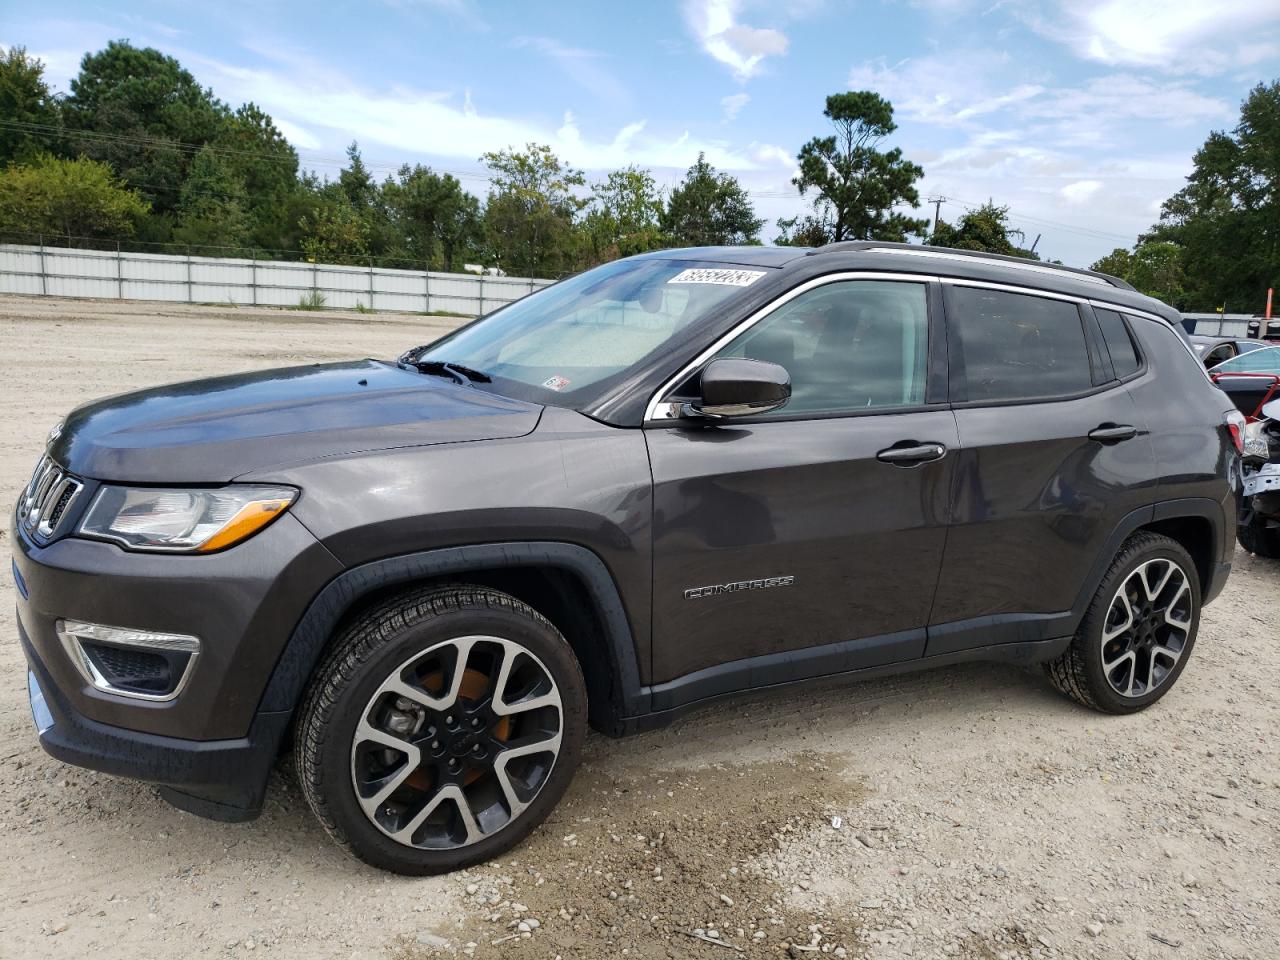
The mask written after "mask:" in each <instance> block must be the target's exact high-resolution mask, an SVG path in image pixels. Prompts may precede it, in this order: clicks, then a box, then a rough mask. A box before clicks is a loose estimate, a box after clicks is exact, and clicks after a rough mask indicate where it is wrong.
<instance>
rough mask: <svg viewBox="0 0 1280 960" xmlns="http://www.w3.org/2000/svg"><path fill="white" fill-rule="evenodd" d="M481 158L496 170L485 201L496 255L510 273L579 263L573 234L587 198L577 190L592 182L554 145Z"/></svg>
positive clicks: (548, 273)
mask: <svg viewBox="0 0 1280 960" xmlns="http://www.w3.org/2000/svg"><path fill="white" fill-rule="evenodd" d="M480 162H481V163H483V164H484V165H485V166H486V167H488V168H489V170H490V172H491V176H490V182H491V184H492V189H491V190H490V191H489V199H488V202H487V203H486V205H485V214H484V222H485V238H486V243H487V244H488V247H489V251H490V256H491V257H492V258H493V259H494V260H496V261H497V262H498V263H500V264H501V265H502V267H503V269H505V270H506V271H507V272H508V273H513V274H517V275H521V276H532V277H555V276H559V275H561V274H562V273H565V272H566V271H567V270H569V269H570V268H571V267H572V265H573V255H572V254H573V252H572V250H571V241H572V234H573V229H574V225H575V221H576V218H577V216H578V214H579V213H580V212H581V211H582V208H583V207H584V206H585V205H586V201H585V200H583V199H581V198H580V197H578V196H577V195H576V194H575V193H574V192H573V191H574V189H575V188H580V187H583V186H585V185H586V179H585V178H584V177H583V175H582V172H581V171H580V170H575V169H573V168H572V167H569V166H566V165H564V164H562V163H561V162H560V159H559V158H558V157H557V156H556V155H555V154H554V153H552V152H551V148H550V147H548V146H542V145H539V144H536V143H529V144H526V145H525V149H524V151H523V152H521V151H517V150H514V149H507V150H499V151H497V152H496V153H494V152H490V153H486V154H484V156H482V157H481V158H480Z"/></svg>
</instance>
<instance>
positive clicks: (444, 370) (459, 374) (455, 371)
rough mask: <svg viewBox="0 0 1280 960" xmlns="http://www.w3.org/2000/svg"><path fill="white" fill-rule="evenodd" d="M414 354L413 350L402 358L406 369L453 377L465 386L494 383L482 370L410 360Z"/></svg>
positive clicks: (440, 362)
mask: <svg viewBox="0 0 1280 960" xmlns="http://www.w3.org/2000/svg"><path fill="white" fill-rule="evenodd" d="M412 353H413V351H412V350H410V351H409V353H408V354H405V356H403V357H401V358H400V363H401V365H403V366H406V367H413V368H414V369H415V370H417V371H418V372H420V373H428V374H431V375H432V376H436V377H451V378H452V379H454V380H455V381H457V382H458V383H460V384H462V385H463V386H468V385H470V384H473V383H492V382H493V378H492V377H491V376H489V375H488V374H487V373H485V372H484V371H482V370H473V369H472V368H471V367H467V366H464V365H463V364H461V363H450V362H449V361H447V360H409V359H407V357H409V356H410V355H411V354H412Z"/></svg>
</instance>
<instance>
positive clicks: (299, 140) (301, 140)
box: [271, 117, 321, 150]
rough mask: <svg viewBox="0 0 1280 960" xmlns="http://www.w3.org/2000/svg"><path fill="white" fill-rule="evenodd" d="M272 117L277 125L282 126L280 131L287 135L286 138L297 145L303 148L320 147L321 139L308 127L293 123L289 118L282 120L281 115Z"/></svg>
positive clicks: (314, 148) (315, 148)
mask: <svg viewBox="0 0 1280 960" xmlns="http://www.w3.org/2000/svg"><path fill="white" fill-rule="evenodd" d="M271 119H272V120H273V121H274V122H275V125H276V126H277V127H279V128H280V132H281V133H283V134H284V135H285V139H287V140H288V141H289V142H290V143H292V144H293V145H294V146H295V147H301V148H302V149H303V150H319V149H320V147H321V143H320V141H319V140H317V139H316V135H315V134H314V133H312V132H311V131H310V130H308V129H307V128H306V127H303V126H300V125H298V124H296V123H291V122H290V121H288V120H282V119H281V118H280V117H272V118H271Z"/></svg>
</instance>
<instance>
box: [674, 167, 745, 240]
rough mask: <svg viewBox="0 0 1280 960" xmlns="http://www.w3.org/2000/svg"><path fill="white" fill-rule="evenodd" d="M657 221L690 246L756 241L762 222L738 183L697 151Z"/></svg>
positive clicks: (675, 237) (677, 238)
mask: <svg viewBox="0 0 1280 960" xmlns="http://www.w3.org/2000/svg"><path fill="white" fill-rule="evenodd" d="M659 222H660V225H661V227H662V230H663V232H664V233H666V234H668V235H669V236H670V237H671V238H672V240H673V241H674V242H676V243H678V244H680V245H682V246H690V247H703V246H722V245H726V244H728V245H733V244H747V243H757V242H759V241H758V240H757V235H758V234H759V233H760V228H761V227H762V226H764V221H763V220H760V219H758V218H757V217H756V214H755V210H754V209H753V208H752V206H751V200H750V199H749V198H748V197H747V191H746V190H744V189H743V188H742V185H741V184H740V183H738V181H737V180H736V179H735V178H734V177H731V176H730V175H729V174H727V173H717V172H716V169H715V167H713V166H711V164H709V163H707V158H706V155H705V154H701V153H700V154H698V159H697V162H695V163H694V165H693V166H691V167H690V168H689V172H688V173H687V174H685V178H684V180H682V181H681V182H680V184H679V185H678V186H677V187H676V188H675V189H674V190H672V191H671V198H670V199H669V200H668V201H667V209H666V210H665V211H664V212H663V214H662V217H661V218H660V221H659Z"/></svg>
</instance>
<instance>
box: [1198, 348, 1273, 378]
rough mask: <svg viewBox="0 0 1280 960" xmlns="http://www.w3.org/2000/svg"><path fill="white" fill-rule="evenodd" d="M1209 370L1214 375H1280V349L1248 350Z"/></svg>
mask: <svg viewBox="0 0 1280 960" xmlns="http://www.w3.org/2000/svg"><path fill="white" fill-rule="evenodd" d="M1211 369H1212V370H1213V372H1214V373H1280V347H1265V348H1263V349H1261V350H1250V351H1249V352H1248V353H1242V354H1240V355H1239V356H1237V357H1232V358H1231V359H1230V360H1224V361H1222V363H1220V364H1218V365H1217V366H1215V367H1213V368H1211Z"/></svg>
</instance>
